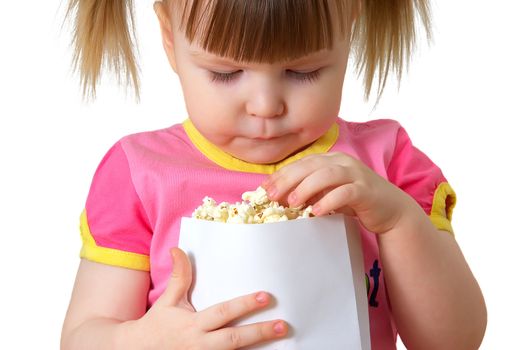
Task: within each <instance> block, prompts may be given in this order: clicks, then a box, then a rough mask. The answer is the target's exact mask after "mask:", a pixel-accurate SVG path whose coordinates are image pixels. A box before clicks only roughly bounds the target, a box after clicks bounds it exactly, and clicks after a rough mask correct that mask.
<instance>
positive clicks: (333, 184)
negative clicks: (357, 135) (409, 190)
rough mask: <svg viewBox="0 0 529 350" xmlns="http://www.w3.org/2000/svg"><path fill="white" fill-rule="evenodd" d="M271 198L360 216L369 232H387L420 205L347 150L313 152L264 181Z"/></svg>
mask: <svg viewBox="0 0 529 350" xmlns="http://www.w3.org/2000/svg"><path fill="white" fill-rule="evenodd" d="M261 186H262V187H263V188H264V189H265V190H266V191H267V193H268V196H269V198H270V199H272V200H278V201H283V202H285V201H286V202H288V204H289V205H290V206H291V207H296V206H299V205H301V204H304V203H312V204H313V212H314V214H315V215H318V216H319V215H324V214H327V213H329V212H331V211H333V210H334V211H337V212H342V213H344V214H348V215H353V216H356V217H358V219H359V220H360V222H361V223H362V225H363V226H364V227H365V228H366V229H367V230H369V231H371V232H375V233H385V232H388V231H390V230H392V229H393V228H394V227H396V226H397V224H398V223H399V221H400V220H401V218H402V217H403V213H405V212H406V211H407V210H409V209H410V208H412V207H416V205H415V204H414V201H413V199H412V198H411V197H410V196H408V195H407V194H406V193H405V192H404V191H402V190H401V189H399V188H398V187H396V186H395V185H393V184H391V183H390V182H388V181H387V180H386V179H384V178H382V177H381V176H379V175H378V174H376V173H375V172H374V171H373V170H371V169H370V168H368V167H367V166H366V165H364V164H363V163H362V162H361V161H359V160H357V159H354V158H352V157H351V156H349V155H346V154H344V153H326V154H317V155H311V156H308V157H305V158H302V159H300V160H298V161H296V162H293V163H291V164H288V165H286V166H284V167H283V168H281V169H280V170H278V171H277V172H275V173H274V174H272V175H270V177H269V178H268V179H267V180H265V181H264V183H263V184H262V185H261Z"/></svg>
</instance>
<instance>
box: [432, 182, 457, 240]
mask: <svg viewBox="0 0 529 350" xmlns="http://www.w3.org/2000/svg"><path fill="white" fill-rule="evenodd" d="M455 205H456V194H455V192H454V190H453V189H452V187H451V186H450V185H449V184H448V182H441V183H440V184H439V186H437V189H436V190H435V193H434V195H433V201H432V211H431V212H430V220H431V221H432V223H433V224H434V226H435V227H436V228H437V229H439V230H443V231H448V232H450V233H451V234H454V230H453V229H452V223H451V221H452V211H453V210H454V206H455Z"/></svg>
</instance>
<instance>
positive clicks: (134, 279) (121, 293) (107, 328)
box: [61, 259, 150, 350]
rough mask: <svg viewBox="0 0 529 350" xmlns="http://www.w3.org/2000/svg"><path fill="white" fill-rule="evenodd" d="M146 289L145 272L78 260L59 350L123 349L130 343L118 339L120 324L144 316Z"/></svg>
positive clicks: (124, 326)
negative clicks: (78, 263) (77, 268)
mask: <svg viewBox="0 0 529 350" xmlns="http://www.w3.org/2000/svg"><path fill="white" fill-rule="evenodd" d="M149 285H150V276H149V273H148V272H144V271H136V270H130V269H125V268H120V267H114V266H109V265H103V264H99V263H95V262H91V261H88V260H84V259H83V260H81V263H80V265H79V270H78V272H77V277H76V281H75V285H74V289H73V293H72V298H71V301H70V306H69V308H68V312H67V314H66V318H65V321H64V325H63V330H62V337H61V349H102V350H104V349H117V348H122V347H123V348H125V347H124V346H125V345H126V344H123V343H121V342H122V341H127V340H130V341H133V339H131V338H130V337H125V338H123V339H120V338H119V334H120V332H121V331H122V330H124V328H127V326H126V325H125V324H124V323H123V322H124V321H127V320H136V319H139V318H140V317H142V316H143V315H144V314H145V311H146V306H147V292H148V290H149ZM120 345H121V346H120ZM126 348H131V347H126Z"/></svg>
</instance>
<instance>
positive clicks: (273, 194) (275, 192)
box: [267, 186, 277, 199]
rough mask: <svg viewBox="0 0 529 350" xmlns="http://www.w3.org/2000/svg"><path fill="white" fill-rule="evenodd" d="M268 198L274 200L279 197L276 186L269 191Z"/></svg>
mask: <svg viewBox="0 0 529 350" xmlns="http://www.w3.org/2000/svg"><path fill="white" fill-rule="evenodd" d="M267 192H268V198H270V199H274V198H275V196H276V195H277V188H276V187H275V186H272V187H270V188H269V189H268V191H267Z"/></svg>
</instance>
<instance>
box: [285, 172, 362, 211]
mask: <svg viewBox="0 0 529 350" xmlns="http://www.w3.org/2000/svg"><path fill="white" fill-rule="evenodd" d="M353 181H354V178H353V175H352V173H351V171H350V170H349V168H346V167H343V166H341V165H335V164H333V165H330V166H325V167H322V168H320V169H317V170H316V171H314V172H313V173H312V174H310V175H309V176H307V177H306V178H305V179H303V180H302V181H301V182H300V183H299V184H298V185H297V186H296V188H294V189H293V190H292V192H290V194H289V195H288V204H289V205H290V206H291V207H297V206H300V205H302V204H305V203H308V202H309V200H310V199H313V202H314V197H316V196H317V195H318V194H322V192H324V191H325V190H327V189H331V188H334V187H338V186H341V185H344V184H347V183H351V182H353ZM322 197H323V196H322Z"/></svg>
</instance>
